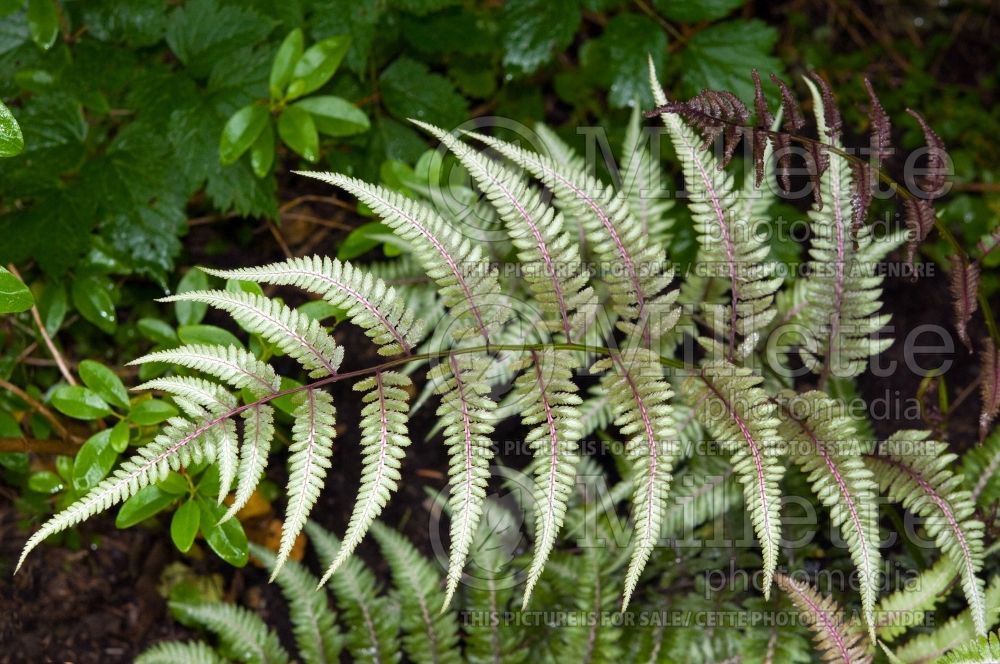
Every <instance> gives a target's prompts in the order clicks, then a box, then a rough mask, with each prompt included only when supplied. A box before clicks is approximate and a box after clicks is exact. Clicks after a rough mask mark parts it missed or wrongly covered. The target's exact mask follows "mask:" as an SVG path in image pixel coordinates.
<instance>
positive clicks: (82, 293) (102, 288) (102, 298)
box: [72, 276, 118, 334]
mask: <svg viewBox="0 0 1000 664" xmlns="http://www.w3.org/2000/svg"><path fill="white" fill-rule="evenodd" d="M110 283H111V282H110V280H109V279H108V278H107V277H96V276H89V277H78V278H76V279H74V280H73V286H72V296H73V306H75V307H76V310H77V312H79V314H80V315H81V316H83V318H84V319H85V320H87V321H89V322H90V323H93V324H94V325H96V326H97V327H98V328H99V329H100V330H102V331H104V332H106V333H108V334H112V333H113V332H114V331H115V330H116V329H117V328H118V321H117V319H116V318H115V303H114V302H113V301H112V300H111V295H110V294H109V290H110V289H109V288H108V286H109V285H110Z"/></svg>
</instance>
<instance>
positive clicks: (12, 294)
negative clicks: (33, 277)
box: [0, 267, 35, 314]
mask: <svg viewBox="0 0 1000 664" xmlns="http://www.w3.org/2000/svg"><path fill="white" fill-rule="evenodd" d="M34 303H35V298H34V297H32V296H31V291H30V290H28V287H27V286H25V285H24V282H22V281H21V280H20V279H18V278H17V277H15V276H14V275H13V274H11V273H10V272H8V271H7V270H5V269H4V268H2V267H0V314H16V313H20V312H22V311H27V310H28V309H30V308H31V306H32V305H33V304H34Z"/></svg>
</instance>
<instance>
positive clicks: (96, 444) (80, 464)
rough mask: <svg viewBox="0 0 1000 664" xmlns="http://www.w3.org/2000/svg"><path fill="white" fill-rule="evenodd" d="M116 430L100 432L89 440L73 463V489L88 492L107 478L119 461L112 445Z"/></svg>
mask: <svg viewBox="0 0 1000 664" xmlns="http://www.w3.org/2000/svg"><path fill="white" fill-rule="evenodd" d="M113 432H114V429H105V430H104V431H99V432H97V433H95V434H94V435H93V436H91V437H90V438H88V439H87V442H85V443H84V444H83V445H82V446H81V447H80V451H79V452H77V453H76V459H75V460H74V461H73V488H74V489H75V490H76V491H78V492H84V491H88V490H90V489H92V488H94V487H95V486H97V484H98V483H99V482H100V481H101V480H103V479H104V478H105V477H107V475H108V473H109V472H111V468H112V467H113V466H114V465H115V461H116V460H117V459H118V452H119V450H116V449H115V448H114V446H113V445H112V444H111V443H112V438H113V437H114V434H113Z"/></svg>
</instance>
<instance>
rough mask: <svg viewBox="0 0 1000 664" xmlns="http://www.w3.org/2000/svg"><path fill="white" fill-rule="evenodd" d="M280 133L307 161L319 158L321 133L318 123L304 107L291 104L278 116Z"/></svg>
mask: <svg viewBox="0 0 1000 664" xmlns="http://www.w3.org/2000/svg"><path fill="white" fill-rule="evenodd" d="M278 135H279V136H281V140H282V141H284V142H285V145H287V146H288V147H290V148H291V149H292V150H294V151H295V152H297V153H299V154H300V155H302V158H303V159H305V160H306V161H316V160H317V159H319V135H318V134H317V133H316V123H315V122H313V118H312V116H311V115H310V114H309V113H308V112H307V111H305V110H304V109H301V108H298V107H297V106H289V107H287V108H286V109H285V110H284V112H282V114H281V117H279V118H278Z"/></svg>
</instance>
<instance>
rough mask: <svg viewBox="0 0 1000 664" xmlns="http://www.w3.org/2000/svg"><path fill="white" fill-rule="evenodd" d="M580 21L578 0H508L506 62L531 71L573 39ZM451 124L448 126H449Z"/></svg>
mask: <svg viewBox="0 0 1000 664" xmlns="http://www.w3.org/2000/svg"><path fill="white" fill-rule="evenodd" d="M579 25H580V9H579V7H578V6H577V3H576V2H574V0H507V2H505V3H504V9H503V47H504V54H503V63H504V65H505V66H506V67H507V68H508V69H509V70H510V71H512V72H513V73H516V74H530V73H532V72H533V71H535V70H536V69H538V68H539V67H540V66H541V65H543V64H545V63H547V62H548V61H549V60H551V59H552V53H553V52H554V51H556V50H560V51H561V50H563V49H565V48H566V47H567V46H569V43H570V42H571V41H572V40H573V35H574V34H576V29H577V28H578V27H579ZM445 128H447V127H445Z"/></svg>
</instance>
